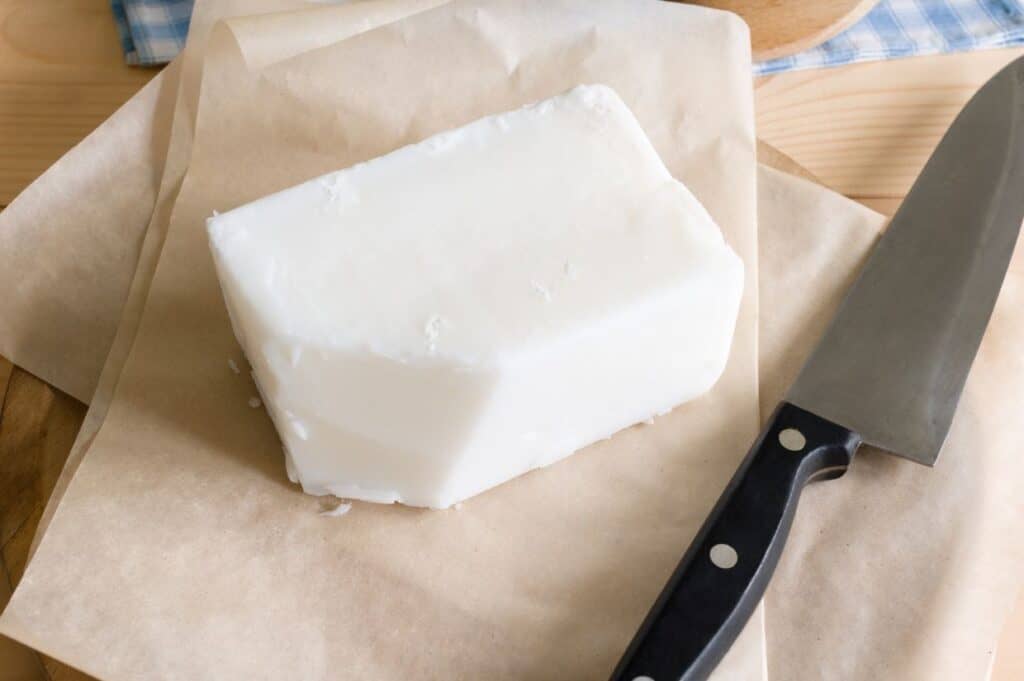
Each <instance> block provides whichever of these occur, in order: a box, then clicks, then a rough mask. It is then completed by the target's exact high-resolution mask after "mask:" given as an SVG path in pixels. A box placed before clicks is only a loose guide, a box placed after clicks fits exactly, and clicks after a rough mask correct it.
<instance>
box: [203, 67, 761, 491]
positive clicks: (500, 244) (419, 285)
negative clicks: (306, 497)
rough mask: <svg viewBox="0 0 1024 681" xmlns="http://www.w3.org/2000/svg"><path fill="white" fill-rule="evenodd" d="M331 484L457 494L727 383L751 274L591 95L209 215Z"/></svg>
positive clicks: (248, 314) (322, 487)
mask: <svg viewBox="0 0 1024 681" xmlns="http://www.w3.org/2000/svg"><path fill="white" fill-rule="evenodd" d="M208 231H209V237H210V244H211V248H212V252H213V256H214V261H215V263H216V268H217V273H218V276H219V279H220V282H221V285H222V288H223V291H224V298H225V300H226V304H227V308H228V311H229V313H230V317H231V320H232V325H233V327H234V331H235V335H236V336H237V337H238V340H239V342H240V343H241V345H242V348H243V350H244V352H245V354H246V356H247V357H248V358H249V361H250V363H251V364H252V366H253V376H254V377H255V379H256V381H257V384H258V386H259V389H260V393H261V394H262V397H263V401H264V403H265V404H266V407H267V409H268V410H269V412H270V415H271V417H272V418H273V421H274V423H275V425H276V427H277V430H278V432H279V433H280V436H281V439H282V440H283V442H284V449H285V457H286V465H287V469H288V473H289V477H291V478H292V480H293V481H298V482H300V483H301V484H302V487H303V489H304V490H305V491H306V492H309V493H311V494H334V495H336V496H339V497H343V498H346V499H363V500H367V501H375V502H382V503H389V502H400V503H404V504H409V505H413V506H427V507H433V508H446V507H448V506H451V505H452V504H455V503H457V502H459V501H461V500H463V499H466V498H467V497H471V496H473V495H475V494H478V493H480V492H483V491H484V490H486V489H488V488H491V487H494V486H495V485H498V484H500V483H502V482H505V481H507V480H509V479H511V478H514V477H516V476H518V475H521V474H522V473H525V472H527V471H529V470H531V469H533V468H537V467H540V466H546V465H548V464H550V463H553V462H555V461H558V460H559V459H562V458H564V457H566V456H568V455H569V454H571V453H573V452H574V451H576V450H578V449H580V448H581V447H584V446H586V445H587V444H590V443H592V442H594V441H596V440H601V439H603V438H607V437H608V436H610V435H612V434H613V433H615V432H616V431H618V430H620V429H622V428H625V427H626V426H629V425H631V424H634V423H638V422H641V421H645V420H648V419H650V418H651V417H652V416H654V415H657V414H661V413H664V412H666V411H669V410H670V409H672V408H673V407H675V406H676V405H678V404H680V403H682V402H686V401H687V400H690V399H693V398H694V397H697V396H698V395H700V394H701V393H704V392H705V391H707V390H708V389H709V388H710V387H711V386H712V385H713V384H714V383H715V381H716V380H717V379H718V377H719V375H720V374H721V373H722V371H723V368H724V366H725V363H726V358H727V356H728V355H729V346H730V343H731V340H732V334H733V330H734V326H735V322H736V316H737V311H738V308H739V304H740V296H741V290H742V287H743V265H742V262H741V261H740V259H739V257H737V255H736V254H735V253H734V252H733V251H732V249H730V248H729V246H728V245H727V244H726V242H725V240H724V239H723V237H722V234H721V232H720V231H719V229H718V227H717V226H716V225H715V223H714V222H713V221H712V219H711V217H710V215H708V213H707V211H706V210H705V209H704V207H703V206H701V204H700V203H699V202H698V201H697V199H696V198H694V196H693V195H692V194H691V193H690V192H689V191H688V190H687V188H686V187H685V186H684V185H683V184H682V183H680V182H679V181H677V180H675V179H674V178H673V177H672V176H671V175H670V174H669V172H668V170H667V169H666V168H665V166H664V164H663V163H662V161H661V159H660V158H659V157H658V154H657V153H656V152H655V150H654V147H653V146H652V145H651V143H650V141H649V140H648V139H647V137H646V135H645V134H644V132H643V130H642V129H641V128H640V125H639V124H638V122H637V120H636V118H635V117H634V115H633V113H632V112H631V111H630V110H629V109H628V108H627V107H626V105H625V104H624V103H623V102H622V100H621V99H620V98H619V96H618V95H617V94H616V93H615V92H614V91H613V90H612V89H610V88H608V87H606V86H603V85H583V86H579V87H576V88H575V89H573V90H571V91H569V92H567V93H565V94H562V95H560V96H557V97H553V98H551V99H548V100H545V101H542V102H540V103H537V104H533V105H531V106H527V107H525V108H522V109H518V110H515V111H510V112H507V113H502V114H498V115H494V116H488V117H486V118H482V119H480V120H478V121H475V122H473V123H469V124H468V125H465V126H463V127H461V128H458V129H455V130H451V131H449V132H444V133H441V134H438V135H435V136H433V137H431V138H429V139H426V140H424V141H423V142H420V143H418V144H413V145H411V146H407V147H403V148H401V149H398V150H396V151H394V152H391V153H389V154H387V155H385V156H382V157H380V158H377V159H374V160H371V161H368V162H366V163H361V164H359V165H355V166H353V167H351V168H348V169H346V170H340V171H338V172H334V173H331V174H328V175H325V176H323V177H319V178H316V179H313V180H310V181H308V182H306V183H304V184H300V185H298V186H296V187H292V188H291V189H286V190H284V191H281V192H279V193H276V194H273V195H271V196H267V197H265V198H262V199H259V200H257V201H254V202H252V203H249V204H247V205H244V206H241V207H240V208H236V209H234V210H232V211H230V212H226V213H223V214H221V215H218V216H215V217H213V218H211V219H210V220H209V221H208Z"/></svg>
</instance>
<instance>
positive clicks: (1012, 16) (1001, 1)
mask: <svg viewBox="0 0 1024 681" xmlns="http://www.w3.org/2000/svg"><path fill="white" fill-rule="evenodd" d="M111 6H112V7H113V10H114V17H115V18H116V19H117V24H118V29H119V31H120V33H121V45H122V47H123V49H124V54H125V59H126V60H127V61H128V63H129V64H143V65H149V64H163V63H166V62H168V61H170V60H171V59H173V58H174V56H175V55H176V54H178V52H179V51H180V50H181V48H182V47H183V46H184V45H185V36H186V35H187V34H188V21H189V16H190V15H191V13H192V0H111ZM1014 45H1024V0H881V2H879V3H878V5H877V6H876V7H875V8H874V9H872V10H871V11H870V12H868V14H867V15H866V16H865V17H864V18H863V19H861V20H860V21H859V22H857V23H856V24H854V25H853V26H852V27H850V28H848V29H846V30H845V31H843V32H842V33H840V34H839V35H837V36H836V37H834V38H832V39H831V40H828V41H826V42H824V43H822V44H821V45H819V46H817V47H815V48H813V49H810V50H807V51H806V52H801V53H800V54H795V55H793V56H790V57H782V58H779V59H772V60H770V61H765V62H761V63H758V64H755V65H754V72H755V73H756V74H758V75H763V74H768V73H779V72H781V71H796V70H799V69H814V68H822V67H826V66H839V65H840V64H850V63H853V62H859V61H874V60H879V59H894V58H897V57H913V56H917V55H923V54H938V53H942V52H963V51H965V50H981V49H990V48H994V47H1010V46H1014Z"/></svg>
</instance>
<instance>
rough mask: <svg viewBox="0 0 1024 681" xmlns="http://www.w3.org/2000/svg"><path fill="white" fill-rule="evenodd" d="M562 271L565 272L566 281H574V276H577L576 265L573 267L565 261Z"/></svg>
mask: <svg viewBox="0 0 1024 681" xmlns="http://www.w3.org/2000/svg"><path fill="white" fill-rule="evenodd" d="M562 270H563V271H564V272H565V278H566V279H571V280H573V281H575V280H576V275H577V274H578V270H577V269H576V265H573V264H572V263H571V262H569V261H568V260H566V261H565V266H564V267H563V268H562Z"/></svg>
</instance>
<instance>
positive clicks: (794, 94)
mask: <svg viewBox="0 0 1024 681" xmlns="http://www.w3.org/2000/svg"><path fill="white" fill-rule="evenodd" d="M1022 53H1024V50H1001V51H993V52H979V53H972V54H963V55H951V56H943V57H924V58H918V59H909V60H903V61H895V62H886V63H877V64H860V65H854V66H849V67H842V68H838V69H832V70H827V71H812V72H804V73H793V74H782V75H777V76H771V77H768V78H765V79H762V80H761V81H759V82H758V83H757V86H756V100H757V129H758V134H759V136H760V137H761V138H762V139H764V140H765V141H767V142H769V143H771V144H772V145H774V146H776V147H777V148H778V149H780V150H782V151H783V152H785V153H786V154H788V155H790V156H791V157H792V158H793V159H795V160H796V161H798V162H799V163H801V164H802V165H803V166H804V167H806V168H807V169H808V170H810V171H811V172H812V173H813V174H814V175H816V176H817V177H818V178H819V179H820V180H821V181H822V182H824V183H825V184H826V185H828V186H830V187H832V188H834V189H836V190H838V191H840V192H842V193H844V194H846V195H848V196H850V197H852V198H854V199H856V200H858V201H861V202H863V203H865V204H867V205H868V206H871V207H872V208H874V209H875V210H878V211H880V212H882V213H886V214H891V213H892V211H893V210H894V209H895V208H896V206H898V205H899V202H900V200H901V199H902V197H903V196H904V194H905V193H906V191H907V189H908V187H909V186H910V184H911V183H912V182H913V180H914V178H915V177H916V176H917V174H918V172H919V171H920V169H921V167H922V165H923V164H924V161H925V159H926V158H927V156H928V154H929V153H930V152H931V150H932V149H933V148H934V146H935V144H936V143H937V142H938V139H939V137H940V135H941V134H942V133H943V132H944V131H945V129H946V127H947V126H948V125H949V123H950V122H951V121H952V119H953V117H954V116H955V115H956V113H957V112H958V111H959V109H960V107H961V106H963V104H964V102H966V101H967V99H968V98H969V97H970V95H971V94H973V92H974V91H975V90H976V89H977V88H978V87H979V86H980V85H981V84H982V83H983V82H984V81H985V80H986V79H987V78H988V77H989V76H990V75H992V74H993V73H994V72H995V71H996V70H998V69H999V68H1000V67H1001V66H1002V65H1004V64H1006V63H1007V62H1009V61H1010V60H1011V59H1013V58H1014V57H1015V56H1017V55H1019V54H1022ZM155 73H156V71H153V70H145V69H133V68H129V67H126V66H125V65H124V64H123V63H122V60H121V55H120V51H119V48H118V42H117V38H116V32H115V29H114V25H113V22H112V19H111V18H110V14H109V6H108V3H107V2H105V1H98V0H62V1H60V2H57V1H53V2H46V3H44V2H40V1H39V0H0V206H3V205H5V204H6V203H8V202H9V201H10V200H11V199H12V198H13V197H14V196H15V195H17V193H18V192H19V191H20V190H21V189H23V188H24V187H25V186H26V185H27V184H28V183H29V182H31V181H32V179H34V178H35V177H36V176H37V175H38V174H39V173H41V172H42V171H43V170H44V169H45V168H46V167H48V166H49V165H50V164H52V163H53V162H54V161H56V160H57V158H58V157H59V156H60V155H61V154H63V153H64V152H65V151H66V150H67V149H69V148H70V147H71V146H73V145H74V144H75V143H76V142H78V141H79V140H80V139H81V138H82V137H84V136H85V135H86V134H88V132H89V131H90V130H92V129H93V128H94V127H96V125H98V124H99V123H100V122H101V121H102V120H103V119H105V118H106V117H107V116H109V115H110V114H111V113H112V112H113V111H114V110H115V109H116V108H117V107H118V106H119V105H120V104H121V103H123V102H124V101H125V100H127V99H128V98H129V97H130V96H131V95H132V94H133V93H134V92H135V91H137V90H138V89H139V88H140V87H141V86H142V85H143V84H145V83H146V82H147V81H148V80H149V78H151V77H152V76H153V75H154V74H155ZM84 413H85V407H84V405H81V404H79V403H78V402H76V401H75V400H73V399H72V398H70V397H68V396H67V395H64V394H63V393H61V392H59V391H57V390H55V389H53V388H51V387H50V386H47V385H46V384H45V383H43V382H41V381H39V380H38V379H36V378H35V377H33V376H31V375H30V374H28V373H26V372H24V371H22V370H20V369H18V368H17V367H12V366H11V365H10V363H9V362H7V361H6V360H4V359H3V358H0V569H2V571H0V608H2V607H3V605H4V604H5V603H6V601H7V598H8V597H9V594H10V589H11V587H12V586H13V585H14V584H16V583H17V581H18V579H19V578H20V576H21V573H22V571H23V569H24V563H25V556H26V552H27V549H28V546H29V543H30V542H31V540H32V536H33V534H34V532H35V527H36V524H37V523H38V522H39V517H40V514H41V512H42V507H43V505H44V504H45V502H46V499H47V498H48V497H49V494H50V492H51V490H52V488H53V484H54V483H55V481H56V477H57V474H58V473H59V472H60V469H61V466H62V465H63V462H64V457H66V455H67V452H68V449H69V448H70V446H71V443H72V441H73V440H74V436H75V433H76V432H77V429H78V427H79V425H80V424H81V420H82V417H83V415H84ZM1008 596H1009V595H1008ZM1017 610H1018V612H1017V615H1016V616H1015V619H1014V621H1013V622H1012V623H1011V625H1010V626H1009V627H1008V629H1007V631H1006V633H1005V635H1004V637H1003V640H1002V642H1001V643H1000V648H999V650H1000V655H999V656H998V658H997V664H996V670H995V672H994V675H993V679H994V680H995V681H1016V680H1018V679H1024V607H1020V606H1019V607H1018V609H1017ZM46 678H51V679H67V680H70V679H84V678H85V677H84V676H82V675H81V674H79V673H77V672H75V671H74V670H71V669H69V668H67V667H65V666H63V665H60V664H59V663H56V662H54V661H52V660H49V659H45V658H43V657H42V656H37V655H36V654H34V653H32V652H31V651H28V650H27V649H24V648H21V647H20V646H17V645H16V644H14V643H13V642H11V641H7V640H0V681H28V680H32V681H36V680H37V679H46Z"/></svg>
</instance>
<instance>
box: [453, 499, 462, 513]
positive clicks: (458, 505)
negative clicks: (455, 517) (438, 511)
mask: <svg viewBox="0 0 1024 681" xmlns="http://www.w3.org/2000/svg"><path fill="white" fill-rule="evenodd" d="M452 508H454V509H455V510H456V511H461V510H462V502H461V501H460V502H458V503H456V504H455V505H454V506H452Z"/></svg>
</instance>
